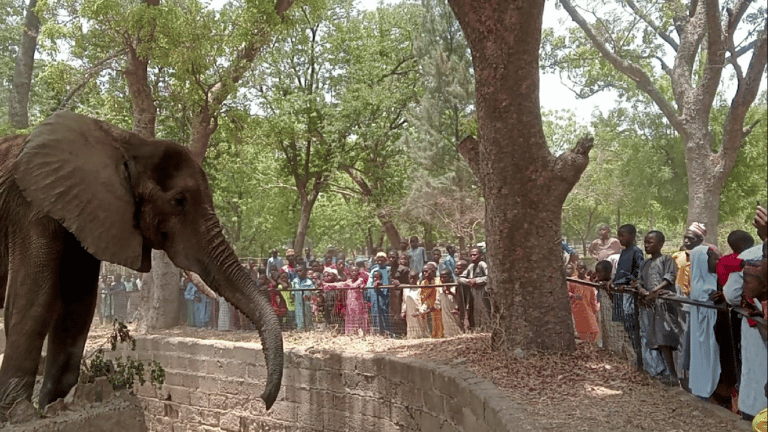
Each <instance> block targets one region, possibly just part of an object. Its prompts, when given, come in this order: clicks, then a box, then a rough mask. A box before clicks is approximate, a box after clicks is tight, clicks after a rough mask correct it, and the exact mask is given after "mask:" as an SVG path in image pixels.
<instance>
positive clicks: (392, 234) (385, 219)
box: [376, 210, 400, 250]
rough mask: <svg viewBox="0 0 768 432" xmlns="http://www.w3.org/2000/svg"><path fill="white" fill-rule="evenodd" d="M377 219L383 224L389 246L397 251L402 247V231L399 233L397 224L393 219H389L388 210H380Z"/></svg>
mask: <svg viewBox="0 0 768 432" xmlns="http://www.w3.org/2000/svg"><path fill="white" fill-rule="evenodd" d="M376 218H377V219H378V220H379V222H380V223H381V228H382V229H383V230H384V234H386V236H387V240H389V246H390V247H391V248H392V249H395V250H397V249H398V248H399V247H400V231H398V229H397V227H396V226H395V223H394V222H392V218H390V217H389V214H388V213H387V211H386V210H379V212H378V213H377V214H376Z"/></svg>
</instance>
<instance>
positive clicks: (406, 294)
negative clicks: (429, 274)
mask: <svg viewBox="0 0 768 432" xmlns="http://www.w3.org/2000/svg"><path fill="white" fill-rule="evenodd" d="M408 279H409V282H410V284H411V285H418V283H419V275H418V274H416V272H415V271H413V270H411V271H410V273H409V275H408ZM400 310H401V311H402V312H401V315H400V316H401V317H403V318H404V319H405V323H406V326H407V329H406V332H405V334H406V336H405V337H406V338H408V339H421V338H425V337H429V327H428V326H427V320H426V318H425V317H424V316H422V315H421V313H420V312H419V311H420V310H421V289H420V288H418V287H416V288H404V289H403V303H402V306H401V308H400Z"/></svg>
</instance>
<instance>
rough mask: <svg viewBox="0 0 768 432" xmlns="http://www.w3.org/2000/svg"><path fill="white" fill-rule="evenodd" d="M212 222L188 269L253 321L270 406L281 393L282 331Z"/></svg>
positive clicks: (263, 396) (264, 395)
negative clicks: (193, 265) (197, 258)
mask: <svg viewBox="0 0 768 432" xmlns="http://www.w3.org/2000/svg"><path fill="white" fill-rule="evenodd" d="M213 219H215V216H214V217H213ZM214 223H215V228H214V229H210V230H208V231H204V232H210V233H213V234H211V235H210V237H209V238H207V239H205V240H204V244H205V246H204V248H206V249H207V251H205V252H204V253H203V254H202V257H201V258H202V262H199V263H198V266H199V267H200V268H198V269H194V268H193V269H190V270H192V271H194V272H195V273H197V274H198V275H200V278H201V279H203V281H205V283H206V284H208V286H209V287H211V289H213V290H214V291H216V292H217V293H218V294H219V295H221V296H222V297H224V299H226V300H227V301H228V302H229V303H231V304H232V305H233V306H235V308H237V309H238V310H240V311H241V312H243V313H244V314H245V315H246V316H247V317H248V318H249V319H250V320H251V321H253V323H254V324H255V325H256V329H257V330H258V331H259V337H260V338H261V345H262V347H263V350H264V358H265V360H266V363H267V384H266V387H265V389H264V392H263V393H262V394H261V399H262V400H264V403H265V404H266V407H267V410H269V409H270V408H271V407H272V404H273V403H274V402H275V400H276V399H277V395H278V393H280V385H281V382H282V378H283V335H282V332H281V330H280V322H279V320H278V318H277V315H276V314H275V311H274V309H272V305H271V304H270V302H269V298H268V297H267V295H266V293H265V292H264V291H263V290H260V289H259V288H258V287H257V286H256V283H255V282H254V281H253V280H252V279H251V277H250V276H249V274H248V273H247V272H246V271H245V269H244V268H243V266H242V265H241V264H240V262H239V261H238V259H237V256H236V255H235V252H234V250H232V247H231V246H230V245H229V243H228V242H227V241H226V240H225V239H224V235H223V233H222V231H221V227H220V225H219V222H218V220H217V219H215V220H212V221H210V224H214ZM209 228H210V225H209Z"/></svg>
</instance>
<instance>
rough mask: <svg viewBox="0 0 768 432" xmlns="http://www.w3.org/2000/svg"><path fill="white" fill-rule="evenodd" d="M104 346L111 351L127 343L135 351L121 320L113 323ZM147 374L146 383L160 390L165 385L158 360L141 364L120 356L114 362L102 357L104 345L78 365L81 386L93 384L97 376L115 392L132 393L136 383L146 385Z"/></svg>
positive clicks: (131, 339) (163, 371) (134, 345)
mask: <svg viewBox="0 0 768 432" xmlns="http://www.w3.org/2000/svg"><path fill="white" fill-rule="evenodd" d="M104 344H109V347H110V349H111V350H112V351H116V350H117V347H118V344H130V347H131V351H136V339H135V338H134V337H133V336H131V334H130V332H129V331H128V327H127V326H126V325H125V323H123V322H122V321H117V320H115V321H114V323H113V324H112V333H111V334H110V335H109V336H108V337H107V340H106V341H105V342H104ZM147 369H148V372H149V383H150V384H152V386H154V387H155V388H158V387H160V386H161V385H163V383H164V382H165V369H164V368H163V366H162V365H161V364H160V363H158V362H157V361H154V360H153V361H152V362H151V363H148V364H146V365H145V364H144V362H142V361H139V360H135V359H133V358H131V357H126V358H125V360H123V357H122V356H120V357H118V358H116V359H115V360H114V361H112V360H110V359H105V358H104V347H103V345H102V346H101V347H99V348H98V349H96V350H95V351H94V352H93V353H92V354H90V355H88V356H86V357H83V360H82V363H81V365H80V380H79V381H80V383H82V384H87V383H93V382H94V381H95V380H96V378H98V377H106V378H107V380H109V383H110V384H111V385H112V389H113V390H115V391H120V390H126V389H127V390H130V391H131V392H133V388H134V384H136V382H137V381H138V383H139V385H144V384H145V383H146V382H147V379H146V375H147V373H146V371H147Z"/></svg>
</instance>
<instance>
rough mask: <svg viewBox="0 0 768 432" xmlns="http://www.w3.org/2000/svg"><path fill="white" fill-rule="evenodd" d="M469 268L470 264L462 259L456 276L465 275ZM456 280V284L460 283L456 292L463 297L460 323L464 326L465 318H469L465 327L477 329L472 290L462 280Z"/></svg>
mask: <svg viewBox="0 0 768 432" xmlns="http://www.w3.org/2000/svg"><path fill="white" fill-rule="evenodd" d="M468 266H469V263H468V262H467V261H465V260H463V259H460V260H458V261H457V262H456V275H457V276H461V275H462V274H464V271H466V270H467V267H468ZM454 280H456V283H458V286H457V287H456V292H457V293H458V294H459V296H460V297H461V304H462V306H463V307H462V308H461V309H459V321H461V323H462V325H464V318H465V317H466V318H467V324H469V325H466V326H464V328H466V329H471V328H474V327H475V316H474V315H473V314H472V307H473V306H474V304H473V302H472V289H471V288H470V287H469V285H467V284H465V283H462V282H461V278H460V277H457V278H454Z"/></svg>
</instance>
